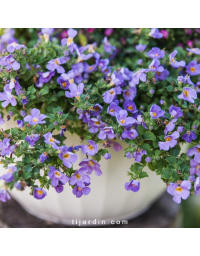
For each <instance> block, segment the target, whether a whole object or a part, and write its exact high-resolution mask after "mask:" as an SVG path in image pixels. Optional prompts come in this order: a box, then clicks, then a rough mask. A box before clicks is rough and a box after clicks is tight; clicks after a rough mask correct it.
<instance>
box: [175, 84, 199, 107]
mask: <svg viewBox="0 0 200 256" xmlns="http://www.w3.org/2000/svg"><path fill="white" fill-rule="evenodd" d="M178 98H179V99H183V100H186V101H189V102H191V103H194V99H196V98H197V93H196V91H195V90H194V89H192V88H190V87H183V92H182V93H181V94H180V95H178Z"/></svg>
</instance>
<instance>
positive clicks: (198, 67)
mask: <svg viewBox="0 0 200 256" xmlns="http://www.w3.org/2000/svg"><path fill="white" fill-rule="evenodd" d="M186 72H187V73H188V74H189V75H191V76H197V75H199V74H200V64H198V63H197V61H196V60H193V61H191V62H190V63H188V65H187V67H186Z"/></svg>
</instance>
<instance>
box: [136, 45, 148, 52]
mask: <svg viewBox="0 0 200 256" xmlns="http://www.w3.org/2000/svg"><path fill="white" fill-rule="evenodd" d="M146 48H147V45H145V44H138V45H136V46H135V49H136V50H137V51H138V52H143V51H144V50H145V49H146Z"/></svg>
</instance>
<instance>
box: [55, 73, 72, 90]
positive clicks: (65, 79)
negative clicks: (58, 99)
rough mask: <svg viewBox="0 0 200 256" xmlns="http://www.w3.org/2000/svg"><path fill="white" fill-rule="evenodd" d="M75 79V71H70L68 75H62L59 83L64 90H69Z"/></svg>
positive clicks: (58, 79)
mask: <svg viewBox="0 0 200 256" xmlns="http://www.w3.org/2000/svg"><path fill="white" fill-rule="evenodd" d="M74 78H75V74H74V71H73V70H70V71H69V72H68V73H67V74H65V73H64V74H61V76H60V77H58V78H57V82H58V83H59V84H60V86H61V87H62V88H63V89H64V90H67V89H68V88H69V85H70V84H73V83H74Z"/></svg>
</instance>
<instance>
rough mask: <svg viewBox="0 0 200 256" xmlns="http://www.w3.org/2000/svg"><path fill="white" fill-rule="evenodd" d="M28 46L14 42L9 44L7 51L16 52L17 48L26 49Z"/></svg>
mask: <svg viewBox="0 0 200 256" xmlns="http://www.w3.org/2000/svg"><path fill="white" fill-rule="evenodd" d="M25 48H26V46H25V45H23V44H17V43H16V42H13V43H11V44H9V45H8V46H7V51H8V52H9V53H12V52H14V51H15V50H20V49H25Z"/></svg>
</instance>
